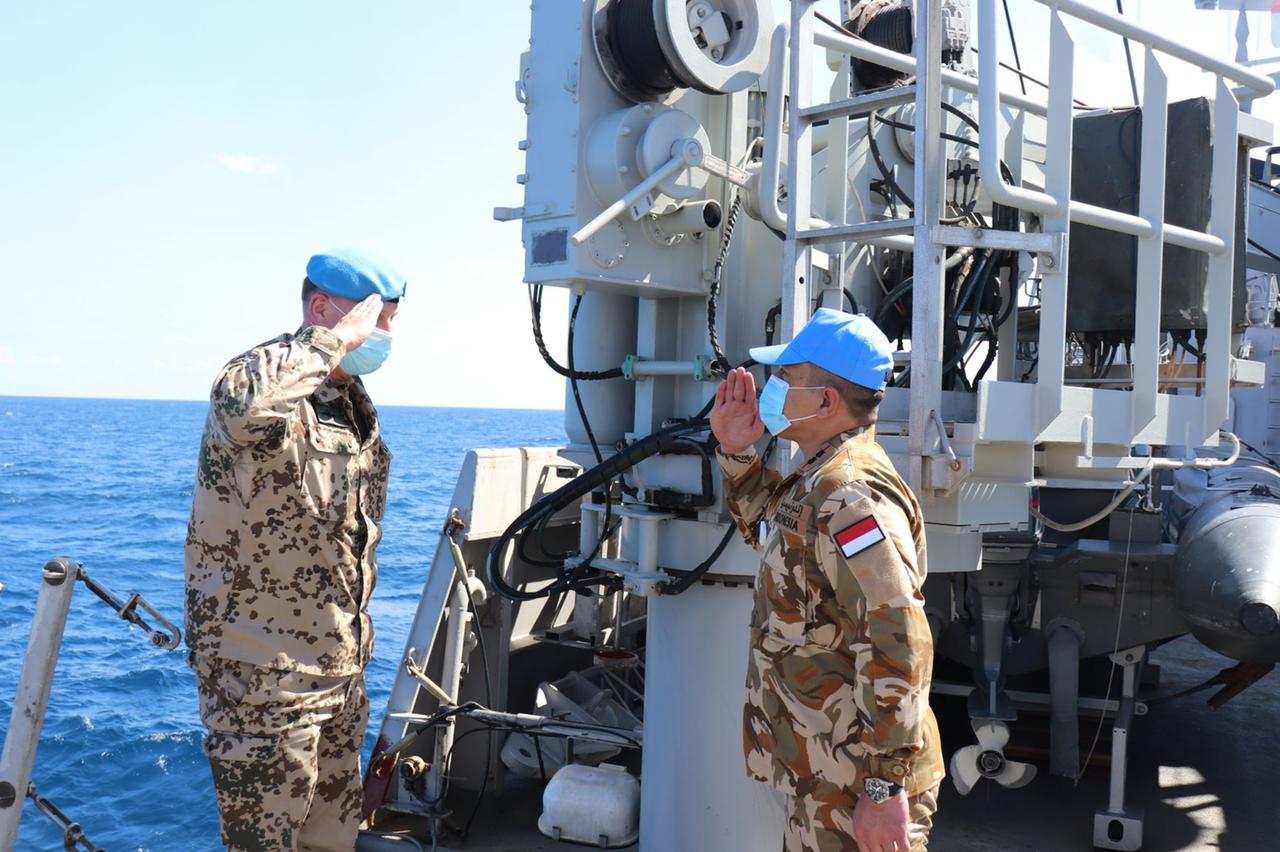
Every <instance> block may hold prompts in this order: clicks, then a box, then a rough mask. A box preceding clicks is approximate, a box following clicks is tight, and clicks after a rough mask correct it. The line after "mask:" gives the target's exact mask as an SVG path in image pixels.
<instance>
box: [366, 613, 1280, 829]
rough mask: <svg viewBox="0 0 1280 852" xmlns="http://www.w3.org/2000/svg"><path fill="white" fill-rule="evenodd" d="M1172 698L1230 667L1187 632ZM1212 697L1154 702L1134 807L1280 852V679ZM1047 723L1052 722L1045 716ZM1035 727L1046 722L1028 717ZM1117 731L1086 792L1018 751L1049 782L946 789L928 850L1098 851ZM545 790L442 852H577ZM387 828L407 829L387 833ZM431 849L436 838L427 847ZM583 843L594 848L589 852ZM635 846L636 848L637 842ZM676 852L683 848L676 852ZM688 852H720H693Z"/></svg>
mask: <svg viewBox="0 0 1280 852" xmlns="http://www.w3.org/2000/svg"><path fill="white" fill-rule="evenodd" d="M1151 660H1152V662H1153V663H1156V664H1158V665H1159V666H1160V669H1161V673H1160V677H1161V681H1162V690H1161V691H1162V692H1168V691H1176V690H1177V689H1182V688H1185V687H1187V686H1191V685H1194V684H1197V683H1201V682H1203V681H1204V680H1206V679H1208V678H1209V677H1211V676H1213V675H1214V674H1216V673H1217V672H1218V671H1219V670H1221V669H1222V668H1224V667H1226V666H1228V665H1230V664H1231V661H1229V660H1227V659H1226V658H1223V657H1220V656H1218V655H1216V654H1214V653H1213V652H1211V651H1209V650H1207V649H1205V648H1204V647H1203V646H1201V645H1200V644H1199V643H1197V642H1196V641H1195V640H1193V639H1191V638H1189V637H1184V638H1182V639H1179V640H1177V641H1175V642H1172V643H1170V644H1168V645H1166V646H1164V647H1162V648H1160V649H1158V650H1157V651H1155V652H1154V653H1153V654H1152V656H1151ZM1210 695H1212V692H1202V693H1199V694H1196V695H1193V696H1189V697H1186V698H1181V699H1177V700H1175V701H1172V702H1169V703H1165V704H1157V705H1153V706H1152V707H1151V712H1150V714H1149V715H1147V716H1145V717H1142V718H1140V719H1138V720H1137V723H1136V724H1135V725H1134V732H1133V737H1132V738H1131V741H1130V742H1131V746H1130V747H1131V756H1130V762H1129V787H1128V796H1129V800H1130V801H1131V802H1132V803H1133V804H1135V805H1138V806H1140V807H1142V808H1143V809H1144V811H1145V815H1146V823H1145V828H1144V831H1145V843H1144V846H1143V848H1144V849H1146V850H1162V851H1163V850H1186V852H1192V850H1197V851H1198V850H1210V849H1220V850H1229V852H1256V850H1259V849H1265V848H1273V844H1274V842H1275V841H1274V838H1275V837H1276V836H1277V835H1280V810H1278V809H1277V808H1276V806H1275V801H1274V800H1275V788H1274V785H1275V783H1276V779H1277V778H1280V675H1277V674H1275V673H1272V674H1270V675H1268V676H1267V677H1264V678H1263V679H1262V680H1261V681H1259V682H1258V683H1256V684H1254V685H1253V686H1252V687H1250V688H1249V689H1247V690H1245V691H1244V692H1243V693H1241V694H1240V695H1238V696H1236V697H1235V698H1234V699H1232V700H1231V701H1230V702H1229V703H1228V704H1227V705H1226V706H1225V707H1223V708H1222V709H1220V710H1212V709H1210V708H1209V707H1208V706H1207V705H1206V700H1207V699H1208V697H1209V696H1210ZM937 709H938V711H939V718H940V722H941V724H942V727H943V742H944V743H947V744H948V745H949V748H948V758H949V757H950V751H951V750H952V749H953V748H957V747H960V746H962V745H967V744H968V743H969V739H968V738H967V736H966V735H967V731H968V726H967V722H966V719H965V716H964V709H963V705H962V702H960V701H959V700H957V699H953V698H943V699H940V700H939V701H938V702H937ZM1041 721H1042V720H1041ZM1022 724H1025V725H1026V726H1028V727H1029V728H1030V729H1031V732H1032V736H1030V737H1029V738H1026V739H1032V740H1034V739H1035V736H1034V729H1035V728H1036V726H1037V724H1040V721H1038V720H1036V719H1035V718H1034V717H1032V718H1028V719H1026V720H1025V721H1024V723H1022ZM1041 727H1043V725H1041ZM1096 729H1097V722H1096V719H1092V720H1085V721H1084V722H1083V723H1082V735H1081V749H1082V750H1083V751H1087V750H1088V748H1089V744H1090V743H1091V742H1092V740H1093V735H1094V732H1095V731H1096ZM1109 739H1110V738H1109V736H1108V732H1107V731H1106V730H1105V729H1104V732H1103V734H1102V736H1101V738H1100V739H1099V742H1098V745H1097V749H1096V751H1095V759H1094V769H1092V770H1091V771H1090V772H1089V773H1087V774H1086V775H1085V777H1084V778H1083V779H1081V781H1080V783H1079V785H1078V786H1076V785H1075V784H1073V782H1072V781H1071V780H1069V779H1063V778H1051V777H1049V776H1048V774H1047V771H1046V769H1045V765H1044V764H1043V762H1041V761H1039V760H1036V759H1035V757H1036V754H1035V750H1036V749H1035V747H1034V746H1032V748H1031V749H1030V753H1027V754H1023V755H1016V756H1018V757H1019V758H1020V759H1032V760H1033V761H1034V762H1037V763H1039V764H1040V766H1041V773H1040V775H1039V776H1038V777H1037V778H1036V779H1035V781H1033V782H1032V783H1031V785H1030V786H1029V787H1027V788H1024V789H1022V790H1005V789H1003V788H1000V787H997V786H994V785H992V784H988V783H983V784H980V785H979V786H978V787H977V788H976V789H975V790H974V791H973V793H971V794H970V795H969V796H960V795H958V794H957V793H956V792H955V789H954V788H953V787H952V786H951V785H950V783H949V782H945V783H944V785H943V788H942V794H941V796H940V808H939V814H938V818H937V820H936V825H935V828H934V832H933V838H932V842H931V843H930V844H929V848H930V850H932V852H996V850H999V852H1076V850H1080V851H1081V852H1083V851H1084V850H1089V849H1092V848H1093V847H1092V843H1091V839H1092V825H1093V812H1094V810H1095V808H1097V807H1098V806H1100V805H1102V804H1103V803H1105V802H1106V799H1107V791H1108V785H1107V778H1108V776H1107V771H1106V766H1107V760H1106V758H1107V757H1108V756H1109V747H1110V746H1109ZM539 800H540V796H539V789H538V786H537V785H530V784H525V785H519V786H513V787H511V788H509V789H508V790H507V791H506V792H505V794H504V796H503V797H502V798H501V799H500V800H499V799H497V798H495V797H492V796H491V797H488V798H487V800H486V802H485V803H484V805H483V807H482V809H481V811H480V813H479V815H478V816H477V818H476V821H475V825H474V828H473V830H472V833H471V837H470V839H469V840H468V841H467V843H466V844H465V846H451V845H449V844H448V842H447V841H446V842H442V843H441V846H440V850H441V852H452V850H456V852H562V850H567V849H571V848H575V847H574V846H573V845H571V844H563V843H555V842H553V841H551V840H550V839H548V838H546V837H543V836H542V835H541V834H539V833H538V830H537V828H536V825H535V824H536V821H537V816H538V812H539V810H538V809H539ZM385 827H386V828H388V829H394V828H397V827H400V828H408V826H407V825H402V826H396V825H395V824H394V823H392V824H388V825H386V826H385ZM359 848H360V850H361V852H382V850H390V852H405V850H410V849H416V848H417V847H416V845H415V844H413V843H404V842H401V843H375V842H373V841H372V839H362V843H361V845H360V847H359ZM421 848H423V849H430V840H429V838H427V839H426V842H425V843H423V844H422V847H421ZM579 848H585V847H579ZM627 848H628V849H635V848H636V847H634V846H632V847H627ZM673 852H674V850H673ZM688 852H721V851H720V850H688Z"/></svg>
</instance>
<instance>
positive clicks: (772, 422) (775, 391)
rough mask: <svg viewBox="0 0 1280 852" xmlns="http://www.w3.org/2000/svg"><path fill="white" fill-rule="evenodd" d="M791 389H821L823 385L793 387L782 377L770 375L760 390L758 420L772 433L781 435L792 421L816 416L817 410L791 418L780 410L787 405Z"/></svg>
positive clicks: (797, 421)
mask: <svg viewBox="0 0 1280 852" xmlns="http://www.w3.org/2000/svg"><path fill="white" fill-rule="evenodd" d="M793 390H823V387H822V386H818V387H809V388H793V387H791V385H789V384H787V383H786V381H785V380H784V379H780V378H778V377H777V376H770V377H769V381H767V382H765V385H764V390H762V391H761V392H760V422H761V423H763V424H764V428H766V429H768V430H769V433H770V434H772V435H781V434H782V433H783V432H785V431H787V429H789V428H791V424H792V423H799V422H800V421H802V420H811V419H812V418H814V417H817V416H818V414H817V412H814V413H813V414H810V415H808V416H806V417H797V418H796V419H795V420H792V419H791V418H789V417H787V415H785V414H783V413H782V410H783V409H784V408H786V407H787V391H793Z"/></svg>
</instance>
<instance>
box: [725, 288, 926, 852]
mask: <svg viewBox="0 0 1280 852" xmlns="http://www.w3.org/2000/svg"><path fill="white" fill-rule="evenodd" d="M751 356H752V357H753V358H754V359H756V361H758V362H760V363H762V364H772V365H777V370H776V372H775V374H774V376H773V377H772V378H771V379H770V380H769V382H768V383H767V384H766V385H765V387H764V390H763V392H762V393H761V395H760V399H759V401H758V402H757V400H756V393H755V380H754V378H753V377H752V375H751V374H750V373H749V372H747V371H746V370H744V369H742V368H738V369H736V370H734V371H733V372H731V373H730V374H729V376H728V377H727V378H726V379H725V381H724V382H723V383H721V385H720V387H719V388H718V389H717V390H716V402H715V407H714V408H713V410H712V412H711V427H712V430H713V431H714V433H715V436H716V438H717V440H718V441H719V442H720V447H719V449H718V451H717V455H718V458H719V461H720V466H721V469H722V470H723V472H724V482H725V493H726V495H727V497H728V501H729V506H730V509H731V510H732V512H733V515H734V517H735V518H736V520H737V522H738V527H739V529H740V530H741V532H742V535H743V536H744V537H745V538H746V540H747V542H748V543H749V544H751V545H752V546H754V547H756V548H757V549H763V551H764V556H763V559H762V564H761V568H760V573H759V575H758V577H757V581H756V587H755V606H754V609H753V612H752V616H751V648H750V657H749V659H748V664H747V701H746V707H745V711H744V720H743V736H744V748H745V752H746V764H747V774H748V775H750V776H751V777H753V778H755V779H756V780H758V781H762V782H764V783H766V784H769V785H771V786H772V787H774V788H775V789H777V790H778V791H780V792H781V793H782V794H783V795H785V796H786V799H787V807H786V827H785V832H784V837H785V848H786V849H787V850H788V852H800V850H805V852H828V850H831V852H835V850H850V849H859V850H863V852H894V850H897V851H898V852H907V850H919V849H923V848H925V847H926V845H927V844H928V834H929V830H930V828H931V827H932V818H933V815H934V813H935V812H936V810H937V794H938V785H939V783H940V782H941V781H942V778H943V777H944V770H943V763H942V753H941V749H940V744H939V738H938V728H937V723H936V721H935V720H934V717H933V712H932V711H931V710H930V708H929V683H930V677H931V673H932V666H933V641H932V636H931V634H930V631H929V624H928V621H927V620H926V618H925V613H924V597H923V594H922V591H921V587H922V586H923V583H924V578H925V570H926V568H925V542H924V522H923V520H922V517H921V512H920V506H919V503H918V502H917V501H916V498H915V496H914V495H913V494H912V493H911V491H910V489H908V488H907V486H906V484H905V483H904V482H903V481H902V479H901V478H900V477H899V476H898V474H897V472H896V471H895V470H894V468H893V465H892V464H891V463H890V461H889V459H888V457H887V456H886V455H885V453H884V450H883V449H881V447H880V445H879V444H877V443H876V440H875V420H876V412H877V407H878V406H879V403H880V401H881V399H883V397H884V387H885V377H886V375H887V373H888V372H889V370H890V368H891V367H892V363H893V362H892V353H891V349H890V345H889V341H888V340H887V339H885V336H884V334H883V333H882V332H881V331H880V329H879V328H877V327H876V326H875V324H874V323H873V322H872V321H871V320H870V319H868V318H867V317H865V316H863V315H861V314H859V315H857V316H853V315H850V314H845V313H841V312H839V311H834V310H830V309H828V308H822V309H820V310H818V311H817V312H816V313H815V314H814V316H813V318H812V319H811V320H810V321H809V323H808V324H807V325H806V326H805V327H804V328H803V329H802V330H801V331H800V333H799V334H798V335H796V338H795V340H793V341H792V342H791V343H790V344H786V345H782V346H770V347H762V348H757V349H752V350H751ZM766 428H767V429H768V430H769V431H770V432H772V433H773V434H774V435H777V436H780V437H783V438H786V439H788V440H792V441H795V442H796V443H797V444H798V445H799V447H800V450H801V452H802V454H803V455H804V457H805V458H806V459H807V461H805V462H804V463H803V464H802V465H801V466H800V467H799V468H798V469H797V470H796V471H795V472H793V473H792V474H790V475H789V476H787V477H785V478H784V477H782V476H781V475H779V474H778V473H777V472H776V471H773V470H769V469H766V468H765V467H764V465H763V463H762V461H761V459H760V457H759V456H758V455H757V454H756V451H755V447H754V444H755V443H756V442H757V441H758V440H759V439H760V438H761V437H762V436H763V434H764V431H765V429H766Z"/></svg>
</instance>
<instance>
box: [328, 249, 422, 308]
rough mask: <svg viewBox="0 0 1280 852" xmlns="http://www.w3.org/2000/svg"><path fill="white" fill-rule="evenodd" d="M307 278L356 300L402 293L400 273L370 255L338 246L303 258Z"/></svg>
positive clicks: (386, 298)
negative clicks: (304, 259) (305, 261)
mask: <svg viewBox="0 0 1280 852" xmlns="http://www.w3.org/2000/svg"><path fill="white" fill-rule="evenodd" d="M307 278H309V279H311V283H312V284H314V285H316V286H317V287H319V288H320V289H321V290H323V291H325V292H326V293H330V294H332V295H334V296H341V297H343V298H344V299H352V300H354V301H356V302H359V301H360V300H362V299H365V298H368V297H369V296H372V295H373V294H375V293H377V294H378V295H379V296H381V297H382V300H383V301H384V302H394V301H396V300H397V299H399V298H400V297H401V296H403V295H404V290H405V283H406V282H405V280H404V277H403V276H401V275H399V274H397V273H396V271H395V270H394V269H392V268H391V267H390V266H388V265H387V264H386V263H384V262H383V261H382V260H381V259H379V258H376V257H374V256H373V255H370V254H366V253H365V252H362V251H360V250H358V249H351V248H340V249H333V250H332V251H329V252H326V253H324V254H317V255H315V256H314V257H312V258H311V259H310V260H309V261H307Z"/></svg>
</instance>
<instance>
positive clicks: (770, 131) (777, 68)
mask: <svg viewBox="0 0 1280 852" xmlns="http://www.w3.org/2000/svg"><path fill="white" fill-rule="evenodd" d="M789 30H790V28H789V27H788V26H787V25H786V24H778V25H777V26H776V27H774V28H773V37H772V39H771V42H770V45H769V57H770V62H772V63H773V64H772V65H771V66H770V68H769V93H768V95H767V96H766V97H765V100H764V162H763V163H761V164H760V215H761V217H762V218H763V219H764V222H765V224H766V225H768V226H769V227H771V228H774V229H776V230H779V231H786V230H787V217H786V214H785V213H783V212H782V209H781V208H780V207H779V206H778V182H779V181H780V180H781V179H782V104H783V102H784V101H785V100H786V99H785V98H784V97H783V93H784V92H786V91H787V41H788V39H789V38H790V31H789Z"/></svg>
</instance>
